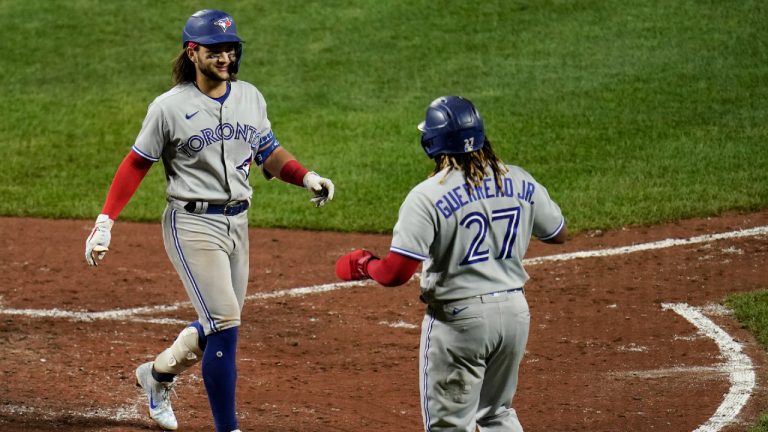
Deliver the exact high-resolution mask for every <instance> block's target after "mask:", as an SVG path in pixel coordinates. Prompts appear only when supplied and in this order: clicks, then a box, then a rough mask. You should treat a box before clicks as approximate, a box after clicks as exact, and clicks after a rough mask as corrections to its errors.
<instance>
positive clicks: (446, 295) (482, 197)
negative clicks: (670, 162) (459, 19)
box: [336, 96, 567, 432]
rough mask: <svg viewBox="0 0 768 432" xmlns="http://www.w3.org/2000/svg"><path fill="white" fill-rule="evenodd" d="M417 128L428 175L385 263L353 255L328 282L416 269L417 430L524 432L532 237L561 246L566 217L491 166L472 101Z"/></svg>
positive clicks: (538, 192)
mask: <svg viewBox="0 0 768 432" xmlns="http://www.w3.org/2000/svg"><path fill="white" fill-rule="evenodd" d="M419 130H421V144H422V146H423V148H424V151H425V152H426V153H427V156H429V157H430V158H432V159H434V161H435V170H434V172H433V173H432V175H431V176H430V178H428V179H427V180H425V181H423V182H421V183H420V184H419V185H417V186H416V187H414V188H413V189H412V190H411V191H410V193H409V194H408V195H407V197H406V198H405V201H404V202H403V204H402V206H401V207H400V214H399V217H398V221H397V224H396V225H395V227H394V230H393V235H392V243H391V246H390V249H389V253H388V254H387V255H386V256H385V257H384V258H383V259H379V258H378V257H376V256H374V255H372V254H371V252H369V251H367V250H364V249H359V250H356V251H354V252H351V253H349V254H347V255H344V256H342V257H341V258H339V260H338V261H337V262H336V274H337V276H338V277H339V278H341V279H343V280H360V279H367V278H373V279H374V280H375V281H377V282H379V283H380V284H382V285H385V286H397V285H402V284H404V283H405V282H407V281H408V280H409V279H410V278H411V276H413V274H414V272H415V271H416V268H417V267H418V265H419V264H420V263H423V269H422V275H421V296H420V298H421V300H422V301H423V302H424V303H426V304H427V307H426V313H425V315H424V320H423V322H422V326H421V342H420V346H419V388H420V394H421V412H422V418H423V420H424V430H425V431H431V432H436V431H465V432H475V430H476V428H479V429H480V430H481V431H484V432H500V431H516V432H517V431H522V430H523V429H522V426H521V425H520V422H519V421H518V418H517V414H516V412H515V410H514V409H513V408H512V406H511V404H512V397H513V396H514V394H515V389H516V387H517V375H518V369H519V367H520V361H521V360H522V358H523V353H524V352H525V346H526V343H527V341H528V329H529V325H530V313H529V311H528V303H527V302H526V300H525V295H524V290H523V285H524V284H525V282H526V281H527V280H528V274H527V273H526V272H525V270H524V269H523V265H522V262H523V256H524V255H525V251H526V249H527V248H528V243H529V241H530V238H531V235H534V236H536V237H538V238H539V240H543V241H544V242H547V243H563V242H564V241H565V240H566V235H567V234H566V228H565V219H564V218H563V215H562V213H561V211H560V208H559V207H558V205H557V204H556V203H555V202H554V201H553V200H552V199H551V198H550V196H549V194H548V193H547V190H546V189H545V188H544V186H542V185H541V184H540V183H538V182H537V181H536V180H535V179H534V178H533V177H532V176H531V175H530V174H529V173H527V172H526V171H525V170H523V169H522V168H520V167H517V166H512V165H505V164H504V163H503V162H502V161H501V160H499V158H498V157H497V156H496V154H495V153H494V151H493V149H492V148H491V143H490V141H489V140H488V139H487V138H486V137H485V130H484V126H483V121H482V119H481V118H480V114H479V113H478V112H477V110H476V109H475V107H474V105H473V104H472V103H471V102H470V101H469V100H467V99H464V98H462V97H458V96H444V97H440V98H437V99H435V100H434V101H433V102H432V103H431V104H430V105H429V107H428V108H427V112H426V118H425V120H424V121H423V122H422V123H421V124H420V125H419Z"/></svg>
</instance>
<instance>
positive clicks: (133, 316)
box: [0, 226, 768, 325]
mask: <svg viewBox="0 0 768 432" xmlns="http://www.w3.org/2000/svg"><path fill="white" fill-rule="evenodd" d="M766 234H768V226H761V227H755V228H749V229H744V230H737V231H730V232H725V233H718V234H705V235H701V236H696V237H691V238H687V239H666V240H660V241H655V242H650V243H641V244H636V245H632V246H622V247H617V248H610V249H597V250H591V251H581V252H572V253H565V254H556V255H547V256H542V257H536V258H529V259H525V260H523V264H524V265H526V266H532V265H538V264H541V263H544V262H548V261H568V260H573V259H579V258H594V257H606V256H613V255H625V254H629V253H635V252H641V251H647V250H653V249H663V248H669V247H673V246H681V245H691V244H696V243H705V242H713V241H717V240H725V239H732V238H740V237H754V236H759V235H766ZM374 284H375V282H373V281H370V280H365V281H351V282H334V283H327V284H323V285H313V286H308V287H300V288H290V289H284V290H279V291H272V292H266V293H256V294H252V295H250V296H248V297H246V299H247V300H268V299H274V298H281V297H300V296H304V295H307V294H318V293H324V292H329V291H335V290H338V289H344V288H351V287H358V286H363V285H374ZM186 307H192V303H190V302H189V301H183V302H177V303H173V304H170V305H158V306H147V307H138V308H130V309H115V310H111V311H104V312H78V311H65V310H61V309H15V308H2V307H0V315H20V316H27V317H32V318H65V319H69V320H73V321H86V322H87V321H97V320H131V321H135V322H146V323H154V324H168V325H180V324H182V325H183V324H185V323H186V321H183V320H176V319H169V318H159V319H157V318H142V317H137V315H146V314H153V313H158V312H159V313H164V312H173V311H175V310H178V309H181V308H186Z"/></svg>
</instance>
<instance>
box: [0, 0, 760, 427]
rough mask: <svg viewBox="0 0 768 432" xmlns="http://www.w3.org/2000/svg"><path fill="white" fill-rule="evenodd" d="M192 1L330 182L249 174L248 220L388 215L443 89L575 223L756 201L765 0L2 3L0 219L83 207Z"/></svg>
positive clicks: (376, 227) (355, 221) (345, 225)
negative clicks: (237, 53) (214, 19)
mask: <svg viewBox="0 0 768 432" xmlns="http://www.w3.org/2000/svg"><path fill="white" fill-rule="evenodd" d="M204 7H214V8H222V9H225V10H227V11H228V12H230V13H231V14H233V16H234V17H235V19H236V20H237V24H238V27H239V34H240V36H241V37H243V38H244V39H245V40H246V41H247V43H246V48H245V56H244V60H243V63H242V68H241V69H242V70H241V73H240V75H239V76H240V78H241V79H243V80H246V81H249V82H252V83H254V84H255V85H256V86H257V87H259V88H260V90H261V91H262V92H263V93H264V95H265V97H266V99H267V102H268V104H269V117H270V120H271V121H272V125H273V129H274V130H275V132H276V135H277V136H278V138H279V139H280V141H281V142H282V143H283V145H284V146H285V147H286V148H288V149H289V150H290V151H291V152H293V153H294V154H295V155H296V156H297V157H298V158H299V160H301V161H302V162H303V163H304V165H306V166H307V167H309V168H311V169H314V170H316V171H318V172H319V173H320V174H322V175H324V176H327V177H330V178H331V179H333V181H334V183H335V184H336V187H337V195H336V199H335V200H334V201H333V202H332V203H331V204H329V205H328V206H326V207H324V208H323V209H321V210H316V209H314V208H312V207H311V205H310V204H309V201H308V199H309V195H308V194H307V193H306V192H305V191H302V190H300V189H298V188H296V187H293V186H289V185H286V184H282V183H280V182H277V181H272V182H267V181H265V180H264V179H262V178H261V177H260V176H258V175H254V176H252V179H253V180H252V183H253V186H254V189H255V192H254V197H255V198H254V202H255V209H254V211H251V212H250V217H251V222H252V225H253V226H261V227H287V228H305V229H321V230H338V231H366V232H379V233H386V232H389V231H390V230H391V228H392V226H393V224H394V222H395V220H396V218H397V210H398V208H399V206H400V203H401V202H402V199H403V198H404V197H405V195H406V193H407V192H408V191H409V190H410V188H411V187H413V186H414V185H415V184H416V183H418V182H419V181H421V180H422V179H424V178H425V177H426V176H427V175H428V173H429V172H430V170H431V168H432V165H431V162H430V161H429V160H428V159H427V158H426V157H425V156H424V154H423V152H422V150H421V148H420V146H419V142H418V139H419V136H418V132H417V131H416V128H415V126H416V124H417V123H418V122H419V121H420V120H421V118H422V116H423V114H424V110H425V108H426V106H427V104H428V103H429V102H430V101H431V100H432V99H434V98H435V97H437V96H440V95H443V94H460V95H463V96H465V97H467V98H469V99H471V100H472V101H473V102H475V104H476V105H477V106H478V108H479V110H480V112H481V113H482V114H483V117H484V119H485V122H486V129H487V134H488V136H489V137H490V138H491V139H492V140H493V142H494V145H495V148H496V149H497V151H498V152H499V153H500V155H501V156H502V158H503V159H504V160H505V161H506V162H508V163H512V164H516V165H520V166H523V167H524V168H526V169H527V170H528V171H529V172H531V173H532V174H533V175H534V176H535V177H536V178H537V179H538V180H539V181H540V182H541V183H543V184H544V185H546V186H547V187H548V189H549V191H550V193H551V195H552V196H553V197H554V198H555V200H556V201H558V203H559V204H560V205H561V207H562V208H563V211H564V213H565V214H566V217H567V220H568V225H569V229H570V230H571V231H573V232H578V231H582V230H587V229H596V228H600V229H610V228H616V227H619V226H624V225H630V224H653V223H660V222H666V221H673V220H679V219H682V218H688V217H695V216H710V215H716V214H719V213H722V212H725V211H731V210H743V211H749V210H758V209H765V208H766V207H768V144H766V143H768V122H766V119H767V118H768V3H766V2H765V1H762V0H743V1H738V2H736V1H718V0H698V1H693V0H680V1H666V0H655V1H654V0H638V1H633V2H624V1H618V0H604V1H598V0H583V1H576V0H570V1H568V0H536V1H533V0H529V1H525V0H507V1H503V0H497V1H484V2H466V1H455V0H441V1H440V0H432V1H423V0H411V1H405V0H390V1H377V0H358V1H353V0H346V1H345V0H325V1H299V0H281V1H275V0H262V1H240V2H223V1H210V2H200V1H191V0H184V1H153V0H136V1H131V2H123V1H117V0H113V1H106V0H102V1H97V0H66V1H65V0H50V1H42V0H40V1H36V0H32V1H30V0H3V1H2V2H0V39H1V40H2V41H3V55H2V56H0V70H1V71H2V78H0V79H2V90H3V91H2V92H0V119H2V120H1V121H0V143H1V144H2V148H3V149H4V150H5V154H4V156H3V157H2V158H0V215H21V216H36V217H46V218H85V219H93V218H95V216H96V215H97V214H98V213H99V211H100V209H101V206H102V204H103V201H104V198H105V196H106V192H107V189H108V187H109V184H110V181H111V179H112V176H113V174H114V172H115V169H116V168H117V166H118V164H119V163H120V161H121V160H122V158H123V157H124V156H125V154H126V153H127V152H128V151H129V149H130V146H131V145H132V144H133V140H134V138H135V136H136V134H137V133H138V131H139V129H140V126H141V122H142V120H143V118H144V115H145V113H146V108H147V105H148V104H149V103H150V102H151V101H152V99H153V98H154V97H155V96H157V95H159V94H160V93H162V92H164V91H165V90H167V89H168V88H169V87H170V84H171V79H170V77H171V61H172V60H173V58H174V57H175V56H176V55H177V53H178V52H179V49H180V44H181V42H180V36H181V29H182V27H183V25H184V22H185V20H186V18H187V17H188V16H189V15H190V14H191V13H192V12H194V11H196V10H198V9H202V8H204ZM164 186H165V179H164V176H163V170H162V168H161V167H155V168H153V169H152V170H151V171H150V174H149V175H148V177H147V178H146V179H145V180H144V182H143V183H142V185H141V187H140V188H139V190H138V192H137V194H136V195H135V196H134V198H133V199H132V201H131V202H130V203H129V205H128V207H127V208H126V209H125V211H124V212H123V214H122V215H121V220H136V221H152V222H156V221H159V218H160V214H161V211H162V208H163V206H164V203H165V201H164ZM739 298H741V297H739ZM744 299H745V302H739V301H737V300H736V299H732V300H729V301H731V302H732V303H731V306H732V307H734V308H735V309H736V310H737V317H739V319H741V320H749V319H755V320H762V324H761V325H762V328H763V329H765V328H768V326H767V325H766V324H765V323H766V317H767V316H768V311H766V308H765V305H766V304H768V299H766V298H765V295H764V294H761V295H759V296H750V297H744ZM750 308H751V309H750ZM743 309H747V310H751V311H752V313H755V314H756V315H757V316H758V318H746V317H745V316H746V315H744V314H743V313H742V311H741V310H743ZM756 322H758V321H756ZM759 329H760V326H758V327H757V330H756V331H757V334H760V332H759ZM758 337H760V338H761V340H762V341H763V343H764V344H765V343H766V340H765V337H766V336H765V335H764V334H763V336H758ZM758 428H759V429H756V430H758V431H762V432H764V431H768V419H764V421H763V425H762V426H758Z"/></svg>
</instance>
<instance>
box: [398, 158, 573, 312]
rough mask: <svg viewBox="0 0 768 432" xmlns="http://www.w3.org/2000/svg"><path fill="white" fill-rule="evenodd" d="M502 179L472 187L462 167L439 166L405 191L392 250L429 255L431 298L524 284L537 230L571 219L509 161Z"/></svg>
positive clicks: (425, 290) (426, 291) (426, 269)
mask: <svg viewBox="0 0 768 432" xmlns="http://www.w3.org/2000/svg"><path fill="white" fill-rule="evenodd" d="M507 168H508V170H509V171H508V172H507V174H506V175H504V176H503V178H502V185H501V187H498V186H497V185H496V183H495V181H494V179H493V176H492V175H489V176H487V177H486V178H485V181H484V182H483V184H482V185H481V186H480V187H476V188H473V189H474V190H472V191H471V192H472V193H470V188H469V187H467V185H466V183H465V181H464V177H463V175H462V173H461V172H460V171H455V170H454V171H452V172H450V173H449V174H448V176H447V177H445V176H444V174H445V171H443V172H441V173H438V174H436V175H434V176H432V177H430V178H428V179H427V180H425V181H423V182H421V183H420V184H419V185H417V186H416V187H415V188H413V190H411V192H410V193H409V194H408V196H407V197H406V198H405V201H404V202H403V204H402V206H401V207H400V214H399V218H398V221H397V224H396V225H395V228H394V231H393V236H392V245H391V247H390V250H391V251H393V252H397V253H399V254H402V255H405V256H408V257H411V258H414V259H418V260H422V261H424V265H423V270H422V276H421V289H422V295H423V298H424V299H425V300H427V301H430V300H441V301H445V300H455V299H461V298H467V297H472V296H476V295H481V294H487V293H491V292H495V291H499V290H502V289H510V288H519V287H522V286H523V285H524V284H525V282H526V281H527V280H528V274H527V273H526V271H525V269H524V268H523V256H524V255H525V251H526V249H527V248H528V243H529V240H530V237H531V234H533V235H535V236H536V237H538V238H540V239H543V240H546V239H548V238H551V237H554V236H555V235H557V233H559V232H560V230H561V229H562V227H563V225H564V219H563V215H562V213H561V211H560V207H558V205H557V204H556V203H555V202H554V201H552V199H551V198H550V197H549V193H548V192H547V189H546V188H544V186H542V185H541V184H539V183H538V182H537V181H536V180H535V179H534V178H533V176H531V175H530V174H529V173H528V172H526V171H525V170H523V169H522V168H520V167H517V166H512V165H508V166H507Z"/></svg>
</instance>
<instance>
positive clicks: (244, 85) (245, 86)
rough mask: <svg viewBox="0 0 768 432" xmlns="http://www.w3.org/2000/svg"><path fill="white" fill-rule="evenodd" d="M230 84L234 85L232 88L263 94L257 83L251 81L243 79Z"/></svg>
mask: <svg viewBox="0 0 768 432" xmlns="http://www.w3.org/2000/svg"><path fill="white" fill-rule="evenodd" d="M230 85H231V86H232V90H235V91H241V92H245V93H255V94H257V95H259V96H261V91H260V90H259V89H258V88H257V87H256V86H255V85H253V84H251V83H249V82H248V81H243V80H237V81H231V82H230Z"/></svg>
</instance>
